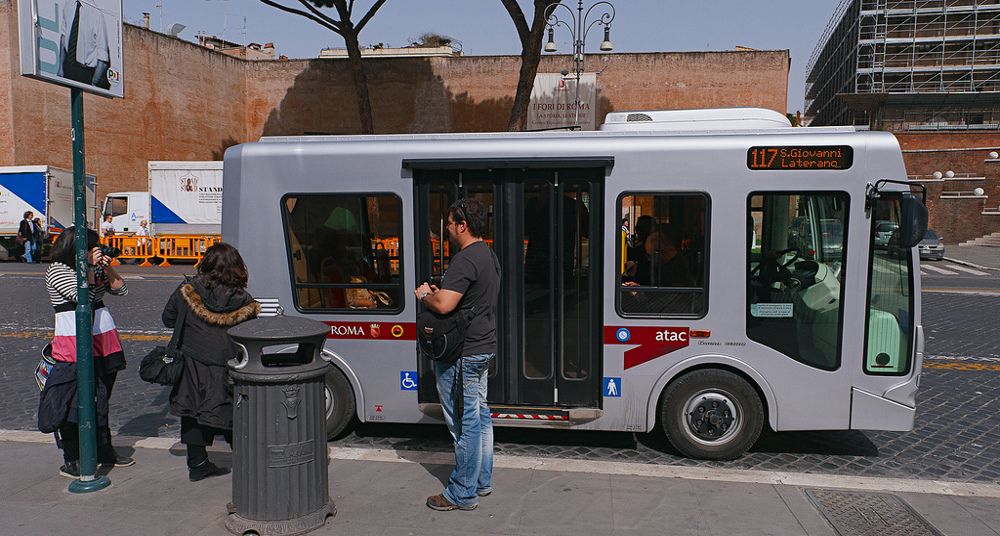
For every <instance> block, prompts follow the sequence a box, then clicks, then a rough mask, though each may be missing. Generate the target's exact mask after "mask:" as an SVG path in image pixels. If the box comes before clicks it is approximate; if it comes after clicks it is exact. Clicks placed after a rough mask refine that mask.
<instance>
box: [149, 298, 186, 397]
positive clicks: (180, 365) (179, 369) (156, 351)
mask: <svg viewBox="0 0 1000 536" xmlns="http://www.w3.org/2000/svg"><path fill="white" fill-rule="evenodd" d="M187 309H188V308H187V304H182V305H181V311H180V314H178V315H177V323H176V324H175V325H174V333H173V335H172V336H171V337H170V342H168V343H167V346H166V347H163V346H157V347H155V348H153V349H152V350H150V352H149V353H148V354H146V356H145V357H143V358H142V362H141V363H139V377H140V378H142V379H143V381H146V382H149V383H155V384H158V385H170V386H173V385H177V382H178V381H180V379H181V375H182V374H183V373H184V354H182V353H181V348H180V346H181V338H182V337H183V333H184V321H185V320H186V319H187Z"/></svg>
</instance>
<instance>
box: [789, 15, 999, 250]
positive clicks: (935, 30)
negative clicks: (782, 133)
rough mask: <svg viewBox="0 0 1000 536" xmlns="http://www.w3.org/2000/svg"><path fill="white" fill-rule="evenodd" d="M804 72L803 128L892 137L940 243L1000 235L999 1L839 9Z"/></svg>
mask: <svg viewBox="0 0 1000 536" xmlns="http://www.w3.org/2000/svg"><path fill="white" fill-rule="evenodd" d="M806 72H807V75H806V88H805V90H806V93H805V97H806V117H805V121H806V122H807V124H809V125H811V126H825V125H854V126H856V127H858V128H871V129H877V130H887V131H890V132H893V133H894V134H895V135H896V138H897V139H898V140H899V144H900V146H901V148H902V149H903V158H904V161H905V163H906V170H907V174H908V175H909V179H910V181H912V182H914V183H919V184H921V185H923V186H925V187H926V188H927V193H928V209H929V210H930V225H931V227H933V228H935V229H936V230H937V231H938V232H939V233H940V234H942V235H943V236H944V237H945V239H946V241H947V242H949V243H962V242H965V241H975V240H976V239H977V238H978V237H982V236H985V235H989V234H991V233H997V232H1000V160H998V159H997V154H998V151H1000V0H843V1H842V2H841V3H840V4H839V6H838V7H837V10H836V11H835V12H834V15H833V17H832V18H831V19H830V23H829V25H827V28H826V31H825V32H824V34H823V36H822V38H821V39H820V41H819V43H818V44H817V45H816V48H815V50H814V51H813V54H812V57H811V58H810V60H809V64H808V67H807V70H806Z"/></svg>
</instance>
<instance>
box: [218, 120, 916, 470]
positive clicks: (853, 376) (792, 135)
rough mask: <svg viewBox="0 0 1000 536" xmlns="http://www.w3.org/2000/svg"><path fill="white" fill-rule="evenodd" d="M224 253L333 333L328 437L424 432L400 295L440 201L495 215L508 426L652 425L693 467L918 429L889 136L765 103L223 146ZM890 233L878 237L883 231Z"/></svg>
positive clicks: (908, 272)
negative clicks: (600, 121) (508, 129)
mask: <svg viewBox="0 0 1000 536" xmlns="http://www.w3.org/2000/svg"><path fill="white" fill-rule="evenodd" d="M224 189H225V198H224V200H223V228H222V234H223V239H224V240H226V241H227V242H230V243H233V244H234V245H236V246H237V247H239V249H240V251H241V252H242V254H243V256H244V258H245V260H246V262H247V265H248V267H249V270H250V274H251V277H250V292H251V293H252V294H253V295H254V296H255V297H256V298H257V299H258V300H259V301H260V302H261V303H262V304H263V305H264V306H265V310H269V311H272V312H273V311H276V310H279V308H280V310H282V311H283V312H284V314H295V315H302V316H304V317H309V318H313V319H316V320H319V321H322V322H325V323H326V324H328V325H329V326H330V334H329V338H328V340H327V344H326V347H325V349H324V355H325V356H326V358H327V359H328V360H329V361H330V363H331V364H332V366H331V367H330V370H329V373H328V375H327V386H328V390H327V431H328V433H329V435H330V436H331V437H336V436H338V435H340V434H342V433H344V432H345V430H346V429H347V428H348V426H349V424H351V423H352V422H355V421H360V422H382V423H441V422H443V421H442V416H441V409H440V405H439V404H438V399H437V392H436V389H435V386H434V378H433V373H432V371H431V367H430V366H429V365H430V363H429V362H428V361H426V360H425V358H423V357H420V356H419V355H418V353H417V351H416V344H415V342H414V341H415V319H416V315H417V313H418V309H419V304H418V303H417V302H416V301H415V299H414V297H413V293H412V289H413V288H415V287H416V286H418V285H419V284H420V283H421V282H423V281H430V282H435V281H436V280H438V279H439V278H440V277H441V276H442V274H443V273H444V271H445V270H447V269H448V260H449V253H450V252H449V246H448V239H447V235H446V233H445V231H444V227H445V221H446V210H447V207H448V206H449V205H450V204H451V203H452V202H453V201H455V200H456V199H459V198H469V197H475V198H477V199H479V200H481V201H482V202H484V203H485V204H486V206H487V207H489V208H490V219H489V230H488V232H487V234H486V237H485V238H486V240H487V243H488V244H489V245H490V246H491V247H492V248H493V249H494V251H495V252H496V254H497V255H498V257H499V259H500V261H501V264H502V265H503V282H502V289H501V297H500V305H499V310H498V315H497V319H498V320H497V323H498V324H497V328H498V339H499V353H498V356H497V357H498V358H497V359H496V360H495V362H494V363H493V365H492V366H491V368H490V372H489V400H490V407H491V410H492V412H493V417H494V420H495V422H496V424H497V425H500V426H532V427H546V428H565V429H577V430H614V431H630V432H649V431H652V430H653V429H654V428H655V427H657V426H659V427H662V429H663V431H664V432H665V434H666V436H667V437H668V438H669V440H670V441H671V442H672V444H673V445H674V446H675V447H676V448H677V449H678V450H679V451H680V452H682V453H684V454H685V455H687V456H691V457H698V458H707V459H730V458H735V457H738V456H740V455H741V454H743V453H744V452H745V451H746V450H747V449H748V448H750V447H751V446H752V445H753V443H754V442H755V441H756V439H757V438H758V436H759V434H760V432H761V430H762V428H763V427H764V426H765V424H766V425H768V426H770V427H771V428H772V429H773V430H776V431H783V430H846V429H872V430H910V429H912V427H913V420H914V414H915V406H916V402H915V395H916V391H917V386H918V384H919V378H920V372H921V362H922V357H923V340H924V337H923V332H922V329H921V325H920V276H919V274H920V271H919V269H918V265H917V264H916V263H917V262H919V261H918V259H917V256H916V255H913V253H912V246H913V245H914V244H915V243H916V242H917V241H919V240H920V237H922V236H923V228H925V227H926V218H927V212H926V208H925V207H924V200H923V198H922V197H921V195H920V194H919V192H911V187H910V185H908V184H907V183H906V173H905V170H904V167H903V159H902V155H901V152H900V149H899V145H898V143H897V141H896V139H895V138H894V137H893V136H892V135H891V134H887V133H882V132H859V131H855V129H854V128H852V127H831V128H792V127H791V126H790V125H789V122H788V120H787V119H786V118H785V117H784V116H783V115H781V114H779V113H776V112H773V111H769V110H762V109H752V108H735V109H723V110H684V111H666V112H630V113H612V114H609V115H608V117H607V118H606V121H605V123H604V125H602V126H601V128H600V130H598V131H592V132H579V131H550V132H518V133H482V134H413V135H375V136H303V137H274V138H263V139H261V140H260V141H259V142H256V143H246V144H242V145H238V146H235V147H233V148H230V149H229V150H228V151H226V155H225V166H224ZM886 221H888V222H893V223H894V224H896V226H897V227H898V229H897V230H896V232H895V233H894V234H893V235H892V236H891V237H889V238H886V239H884V240H881V241H878V243H876V240H874V236H875V227H876V224H877V223H882V222H886Z"/></svg>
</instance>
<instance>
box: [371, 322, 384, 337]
mask: <svg viewBox="0 0 1000 536" xmlns="http://www.w3.org/2000/svg"><path fill="white" fill-rule="evenodd" d="M369 328H370V330H369V332H370V333H371V335H372V338H373V339H377V338H378V336H379V334H381V333H382V326H380V325H378V324H374V323H373V324H372V325H371V326H369Z"/></svg>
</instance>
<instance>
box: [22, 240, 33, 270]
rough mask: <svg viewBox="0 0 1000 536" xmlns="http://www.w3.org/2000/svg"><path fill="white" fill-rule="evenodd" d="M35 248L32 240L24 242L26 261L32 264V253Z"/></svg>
mask: <svg viewBox="0 0 1000 536" xmlns="http://www.w3.org/2000/svg"><path fill="white" fill-rule="evenodd" d="M34 250H35V245H34V244H33V243H32V241H31V240H27V241H25V242H24V255H23V256H24V262H27V263H28V264H31V262H32V260H31V254H32V253H33V252H34Z"/></svg>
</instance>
